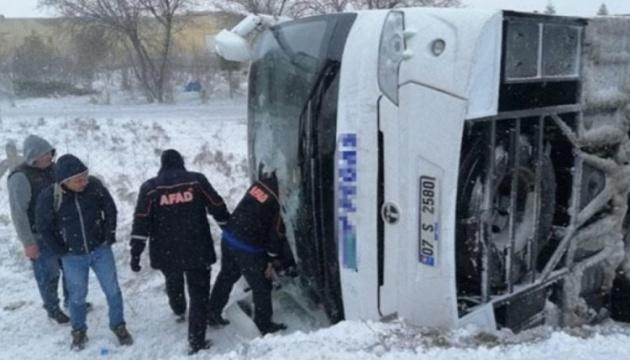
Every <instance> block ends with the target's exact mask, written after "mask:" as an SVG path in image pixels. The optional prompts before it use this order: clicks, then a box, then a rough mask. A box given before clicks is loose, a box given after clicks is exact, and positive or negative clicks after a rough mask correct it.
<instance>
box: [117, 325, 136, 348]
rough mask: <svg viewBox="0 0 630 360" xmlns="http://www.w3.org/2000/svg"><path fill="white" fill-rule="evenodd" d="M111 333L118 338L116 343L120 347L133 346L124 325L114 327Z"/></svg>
mask: <svg viewBox="0 0 630 360" xmlns="http://www.w3.org/2000/svg"><path fill="white" fill-rule="evenodd" d="M112 331H113V332H114V335H116V338H118V342H119V343H120V345H131V344H133V338H132V337H131V334H130V333H129V331H127V328H126V327H125V324H120V325H118V326H116V327H115V328H114V330H112Z"/></svg>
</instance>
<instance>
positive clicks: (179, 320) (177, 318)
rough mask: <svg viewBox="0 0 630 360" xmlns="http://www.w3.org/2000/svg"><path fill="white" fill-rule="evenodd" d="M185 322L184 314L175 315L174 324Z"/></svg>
mask: <svg viewBox="0 0 630 360" xmlns="http://www.w3.org/2000/svg"><path fill="white" fill-rule="evenodd" d="M185 321H186V314H185V313H184V314H175V322H176V323H178V324H180V323H183V322H185Z"/></svg>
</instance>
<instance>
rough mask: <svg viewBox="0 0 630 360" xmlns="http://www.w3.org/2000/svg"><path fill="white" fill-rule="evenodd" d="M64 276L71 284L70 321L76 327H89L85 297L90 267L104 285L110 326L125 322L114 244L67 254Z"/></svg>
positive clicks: (69, 289) (62, 259)
mask: <svg viewBox="0 0 630 360" xmlns="http://www.w3.org/2000/svg"><path fill="white" fill-rule="evenodd" d="M61 261H62V262H63V269H64V275H65V277H66V282H67V284H68V293H69V295H70V323H71V324H72V330H85V329H87V325H86V323H85V313H86V306H85V298H86V296H87V292H88V275H89V271H90V268H91V269H92V270H93V271H94V274H95V275H96V279H97V280H98V282H99V284H100V285H101V289H102V290H103V293H105V298H106V299H107V307H108V308H109V328H110V329H112V330H113V329H114V328H116V327H117V326H118V325H120V324H124V323H125V319H124V315H123V299H122V293H121V292H120V287H119V286H118V276H117V275H116V263H115V261H114V254H113V253H112V248H111V247H110V245H101V246H99V247H98V248H96V249H94V251H92V252H91V253H89V254H85V255H64V256H63V257H62V258H61Z"/></svg>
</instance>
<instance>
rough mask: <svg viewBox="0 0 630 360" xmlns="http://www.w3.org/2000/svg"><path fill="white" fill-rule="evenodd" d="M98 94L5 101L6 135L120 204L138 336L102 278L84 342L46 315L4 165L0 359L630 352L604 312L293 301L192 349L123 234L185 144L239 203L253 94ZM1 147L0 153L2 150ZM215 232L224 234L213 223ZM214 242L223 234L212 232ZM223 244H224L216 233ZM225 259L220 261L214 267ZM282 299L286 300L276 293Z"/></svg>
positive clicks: (1, 107)
mask: <svg viewBox="0 0 630 360" xmlns="http://www.w3.org/2000/svg"><path fill="white" fill-rule="evenodd" d="M113 103H114V104H115V105H108V106H103V105H92V104H90V103H89V102H88V99H87V98H69V99H68V98H66V99H51V100H29V101H26V100H24V101H18V102H17V106H16V107H13V108H11V107H9V106H8V105H7V104H6V103H0V146H2V147H3V146H4V144H5V143H6V142H7V141H10V140H12V141H15V142H16V143H17V144H18V145H20V144H21V142H22V140H23V138H24V137H25V136H26V135H27V134H29V133H34V134H37V135H40V136H43V137H45V138H47V139H48V140H49V141H51V142H52V143H53V145H54V146H56V148H57V150H58V154H63V153H66V152H72V153H74V154H75V155H77V156H79V157H80V158H82V159H83V160H84V161H85V162H86V164H87V165H88V167H89V168H90V170H91V172H92V173H93V174H95V175H97V176H99V177H101V178H102V179H103V180H104V182H105V184H106V185H107V186H108V187H109V189H110V191H111V192H112V194H113V195H114V197H115V199H116V202H117V205H118V208H119V227H118V242H117V244H115V245H114V251H115V254H116V256H117V263H118V272H119V279H120V283H121V286H122V288H123V297H124V300H125V312H126V320H127V325H128V328H129V330H130V332H131V333H132V334H133V336H134V337H135V344H134V345H133V346H131V347H125V348H122V347H119V346H117V344H116V342H115V340H114V336H113V334H111V332H110V331H109V330H108V327H107V314H106V311H107V306H106V303H105V299H104V296H103V294H102V292H101V291H100V289H99V288H98V285H97V282H96V279H95V278H94V277H92V278H91V279H90V284H91V287H90V294H89V295H88V299H89V301H91V302H92V303H93V304H94V305H95V308H94V310H93V311H92V312H91V313H90V314H88V326H89V330H88V336H89V338H90V341H89V343H88V346H87V348H86V349H85V350H84V351H82V352H80V353H75V352H71V351H70V350H69V341H70V327H69V326H68V325H65V326H60V325H56V324H54V323H52V322H51V321H49V320H47V318H46V315H45V312H44V310H43V309H42V307H41V301H40V299H39V296H38V294H37V291H36V288H35V282H34V280H33V277H32V271H31V269H30V265H29V263H28V261H27V260H26V259H25V258H24V256H23V254H22V249H21V245H20V244H19V242H18V240H17V239H16V236H15V233H14V231H13V227H12V224H11V223H10V218H9V217H8V214H9V213H8V204H7V200H6V199H7V196H6V174H5V175H4V176H3V177H2V178H1V179H0V244H2V246H1V247H0V360H2V359H13V360H17V359H88V358H91V359H97V358H102V359H107V358H112V359H129V360H131V359H134V360H135V359H179V358H181V359H187V358H199V359H201V358H213V359H381V358H382V359H431V360H443V359H467V360H468V359H471V360H476V359H479V360H481V359H484V360H493V359H497V360H499V359H501V360H516V359H571V360H577V359H596V360H597V359H602V360H603V359H607V360H609V359H620V360H621V359H630V326H628V325H625V324H618V323H614V322H608V323H605V324H602V325H600V326H598V327H582V328H576V329H565V330H563V331H560V330H554V329H551V328H538V329H534V330H530V331H527V332H524V333H521V334H518V335H513V334H511V333H510V332H508V331H497V332H493V333H488V332H481V331H478V330H476V329H472V328H470V329H463V330H458V331H455V332H439V331H432V330H428V329H417V328H414V327H411V326H408V325H406V324H405V323H404V322H402V321H395V322H391V323H375V322H342V323H340V324H338V325H336V326H333V327H331V328H327V329H321V330H316V329H314V328H313V326H311V325H309V323H308V322H306V321H304V320H303V319H301V318H297V315H296V314H295V313H294V312H293V311H291V309H286V308H276V315H275V319H276V320H280V321H284V322H286V323H287V324H288V325H289V329H288V330H287V331H285V332H284V333H282V334H275V335H268V336H266V337H264V338H255V339H246V338H244V337H239V336H238V335H237V334H235V332H234V329H233V328H232V327H231V326H232V325H230V326H228V327H227V328H225V329H209V331H208V337H209V338H210V339H212V340H213V341H214V346H213V347H212V348H211V349H210V350H208V351H202V352H200V353H199V354H197V355H195V356H192V357H188V356H187V355H186V351H187V340H186V331H187V325H186V324H177V323H175V321H174V318H173V316H172V315H171V311H170V309H169V307H168V305H167V299H166V295H165V293H164V288H163V279H162V278H161V275H160V274H159V273H157V272H156V271H153V270H151V269H150V268H149V266H148V254H147V252H145V253H144V254H143V255H144V256H143V259H142V266H143V269H142V271H141V272H140V273H139V274H135V273H132V272H131V271H130V270H129V266H128V262H129V254H128V249H127V242H128V238H129V233H130V223H131V220H132V218H131V216H132V211H133V205H134V202H135V197H136V194H137V190H138V188H139V186H140V184H141V182H142V181H144V180H145V179H147V178H149V177H151V176H154V175H155V173H156V172H157V169H158V165H159V154H160V152H161V151H162V150H164V149H167V148H175V149H177V150H179V151H180V152H181V153H182V154H183V155H184V157H185V160H186V163H187V166H188V168H189V169H191V170H196V171H201V172H203V173H204V174H206V176H207V177H208V179H209V180H210V182H211V183H212V184H213V185H214V186H215V187H216V188H217V190H218V191H219V193H220V194H221V195H223V197H224V198H225V199H226V202H227V203H228V207H229V208H230V209H232V208H233V207H234V206H235V205H236V202H237V201H238V199H239V198H240V196H241V194H242V192H243V191H244V189H245V188H246V186H247V183H248V180H247V176H246V170H245V167H246V152H247V150H246V149H247V146H246V126H245V116H246V109H245V100H244V99H243V98H240V99H237V100H213V101H211V102H210V103H209V104H205V105H200V104H199V102H198V100H197V99H195V98H193V97H191V98H188V99H186V98H185V97H182V98H181V99H179V101H178V104H177V105H133V104H125V103H123V102H121V101H118V102H117V101H114V102H113ZM3 158H4V154H3V153H2V154H0V160H1V159H3ZM212 226H213V227H214V228H215V229H213V230H214V236H215V240H216V239H218V235H219V234H218V233H217V231H216V226H214V224H213V225H212ZM215 242H216V241H215ZM215 245H218V244H215ZM217 271H218V266H216V265H215V267H214V268H213V273H212V275H213V277H214V276H216V273H217ZM274 305H275V306H277V307H279V303H275V304H274Z"/></svg>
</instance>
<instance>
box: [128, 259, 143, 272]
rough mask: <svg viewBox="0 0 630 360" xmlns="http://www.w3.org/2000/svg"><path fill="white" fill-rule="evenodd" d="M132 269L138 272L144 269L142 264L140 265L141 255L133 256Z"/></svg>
mask: <svg viewBox="0 0 630 360" xmlns="http://www.w3.org/2000/svg"><path fill="white" fill-rule="evenodd" d="M130 265H131V271H133V272H138V271H140V270H142V266H140V256H132V257H131V263H130Z"/></svg>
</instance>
